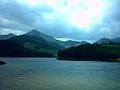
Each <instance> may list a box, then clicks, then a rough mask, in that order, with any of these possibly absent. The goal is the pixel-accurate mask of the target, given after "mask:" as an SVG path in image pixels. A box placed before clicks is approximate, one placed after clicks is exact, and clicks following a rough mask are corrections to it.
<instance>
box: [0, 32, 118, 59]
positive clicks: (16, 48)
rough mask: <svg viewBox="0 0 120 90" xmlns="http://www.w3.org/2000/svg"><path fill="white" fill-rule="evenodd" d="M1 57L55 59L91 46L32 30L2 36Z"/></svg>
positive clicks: (106, 42) (0, 37)
mask: <svg viewBox="0 0 120 90" xmlns="http://www.w3.org/2000/svg"><path fill="white" fill-rule="evenodd" d="M0 40H1V41H0V56H1V57H2V56H3V57H5V56H6V57H7V56H9V57H10V56H12V57H14V56H15V57H53V56H57V53H58V51H59V50H64V49H65V48H69V47H72V46H78V45H83V44H90V43H88V42H87V41H82V42H78V41H72V40H69V41H60V40H57V39H55V38H53V37H52V36H50V35H47V34H44V33H41V32H39V31H37V30H32V31H30V32H28V33H26V34H23V35H19V36H16V35H14V34H8V35H0ZM118 43H120V38H116V39H112V40H110V39H106V38H102V39H100V40H98V41H96V42H95V43H94V44H107V45H108V44H118Z"/></svg>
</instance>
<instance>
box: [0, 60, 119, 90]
mask: <svg viewBox="0 0 120 90" xmlns="http://www.w3.org/2000/svg"><path fill="white" fill-rule="evenodd" d="M1 60H3V61H5V62H7V64H6V65H1V66H0V90H120V63H119V62H117V63H116V62H95V61H59V60H56V59H55V58H1Z"/></svg>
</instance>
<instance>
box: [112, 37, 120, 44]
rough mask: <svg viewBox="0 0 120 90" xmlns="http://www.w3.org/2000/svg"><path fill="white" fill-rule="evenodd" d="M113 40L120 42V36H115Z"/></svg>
mask: <svg viewBox="0 0 120 90" xmlns="http://www.w3.org/2000/svg"><path fill="white" fill-rule="evenodd" d="M112 41H114V42H116V43H120V37H118V38H114V39H112Z"/></svg>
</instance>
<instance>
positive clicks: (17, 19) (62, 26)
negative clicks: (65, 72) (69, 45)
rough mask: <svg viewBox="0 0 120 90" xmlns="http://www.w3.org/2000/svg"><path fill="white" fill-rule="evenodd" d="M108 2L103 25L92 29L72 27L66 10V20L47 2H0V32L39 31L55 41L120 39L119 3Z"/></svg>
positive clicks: (13, 0)
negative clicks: (59, 39) (32, 3)
mask: <svg viewBox="0 0 120 90" xmlns="http://www.w3.org/2000/svg"><path fill="white" fill-rule="evenodd" d="M42 1H44V0H41V2H42ZM62 1H63V0H62ZM65 1H67V0H65ZM101 1H102V0H101ZM23 2H24V1H23ZM105 2H106V3H107V4H108V5H109V7H108V8H105V11H104V12H103V13H102V15H103V16H102V18H101V20H100V22H97V21H96V23H94V24H93V26H91V27H90V28H88V29H86V28H78V27H76V26H74V25H72V24H71V22H69V20H68V19H67V17H69V16H70V14H69V13H67V12H68V11H67V10H66V12H65V14H66V13H67V14H66V17H64V16H62V14H60V13H59V11H57V9H56V8H55V7H51V6H50V5H48V4H47V3H42V4H40V5H37V6H28V5H26V4H25V3H22V2H21V3H19V2H18V0H0V33H1V34H5V33H8V32H13V33H18V34H22V33H25V32H28V31H30V30H31V29H38V30H39V31H41V32H44V33H46V34H49V35H52V36H54V37H55V38H68V39H69V38H70V39H76V40H96V39H99V38H101V37H107V38H114V37H118V36H120V10H119V8H120V5H119V3H120V0H105ZM107 4H106V5H107ZM64 5H68V2H67V4H66V3H64ZM61 11H62V9H61Z"/></svg>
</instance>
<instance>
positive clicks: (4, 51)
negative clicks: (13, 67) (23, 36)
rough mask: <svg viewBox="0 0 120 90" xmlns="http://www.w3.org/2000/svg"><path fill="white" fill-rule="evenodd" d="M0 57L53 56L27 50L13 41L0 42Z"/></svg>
mask: <svg viewBox="0 0 120 90" xmlns="http://www.w3.org/2000/svg"><path fill="white" fill-rule="evenodd" d="M0 57H53V55H52V54H51V53H48V52H37V51H33V50H30V49H27V48H25V47H24V46H22V45H21V44H20V43H19V42H16V41H14V40H1V41H0Z"/></svg>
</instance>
